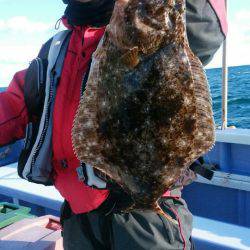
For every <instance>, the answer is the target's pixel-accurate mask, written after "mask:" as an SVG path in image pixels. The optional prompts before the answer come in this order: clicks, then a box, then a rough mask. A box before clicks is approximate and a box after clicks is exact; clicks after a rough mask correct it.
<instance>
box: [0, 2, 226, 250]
mask: <svg viewBox="0 0 250 250" xmlns="http://www.w3.org/2000/svg"><path fill="white" fill-rule="evenodd" d="M64 3H65V4H66V9H65V13H64V16H63V17H62V22H63V24H64V25H65V27H66V28H67V30H68V31H63V32H60V33H58V34H56V35H55V36H54V37H53V38H52V39H50V40H49V41H48V42H46V43H45V44H44V45H43V47H42V49H41V51H40V52H39V55H38V57H37V58H36V59H35V60H34V61H32V63H31V64H30V67H29V68H28V69H27V70H24V71H20V72H18V73H16V75H15V76H14V78H13V80H12V82H11V83H10V86H9V87H8V89H7V91H5V92H4V93H1V95H0V126H1V129H0V131H1V136H0V146H3V145H6V144H8V143H10V142H12V141H15V140H17V139H21V138H24V137H25V132H26V138H25V147H24V149H23V151H22V153H21V155H20V158H19V162H18V174H19V176H20V177H22V178H24V179H27V180H28V181H31V182H35V183H39V184H44V185H54V186H55V187H56V188H57V190H58V191H59V192H60V193H61V195H62V196H63V197H64V198H65V202H64V203H63V205H62V208H61V223H62V226H63V233H62V234H63V244H64V249H66V250H67V249H69V250H74V249H76V250H78V249H86V250H92V249H94V250H102V249H105V250H108V249H114V250H118V249H119V250H123V249H135V250H140V249H162V250H163V249H193V248H194V245H193V242H192V237H191V232H192V214H191V213H190V211H189V210H188V208H187V205H186V203H185V201H184V200H183V199H182V198H181V190H182V188H183V187H184V186H185V185H187V184H189V183H191V182H192V181H193V180H194V179H195V173H194V172H193V171H192V170H191V169H189V165H191V164H192V162H193V161H195V160H196V159H197V158H199V157H200V156H201V155H202V154H203V153H205V151H206V150H208V149H210V148H211V146H212V144H213V142H214V134H213V133H214V127H213V118H212V111H211V105H210V104H211V103H210V99H209V91H208V88H207V82H206V77H205V76H204V73H203V71H202V64H203V66H204V65H206V64H208V62H210V61H211V59H212V58H213V55H214V54H215V52H216V51H217V50H218V48H219V47H220V45H221V43H222V42H223V40H224V39H225V36H226V33H227V23H226V18H225V17H226V14H225V3H224V1H223V0H220V1H218V0H217V1H213V0H210V1H208V0H187V1H186V3H185V1H184V0H151V1H148V0H117V1H114V0H68V1H67V0H64ZM112 13H113V15H112ZM111 16H112V17H111ZM198 58H199V59H198ZM164 74H165V75H164ZM123 83H124V85H123ZM171 84H173V85H171ZM195 84H200V85H198V86H200V89H203V90H204V93H206V95H207V96H200V95H198V94H197V93H198V90H192V87H193V86H194V85H195ZM169 85H171V86H172V88H171V89H170V88H169V87H168V86H169ZM176 86H178V88H179V89H180V88H181V90H179V89H177V87H176ZM180 86H181V87H180ZM156 87H157V88H156ZM175 88H176V89H177V90H178V91H179V92H178V91H174V90H175ZM190 89H191V90H192V91H191V90H190ZM195 92H197V93H195ZM187 93H188V95H187ZM199 94H200V92H199ZM195 95H196V96H195ZM197 95H198V97H197ZM193 96H195V97H193ZM161 98H163V99H164V100H165V101H161ZM204 102H206V105H205V106H204V107H206V108H207V110H206V113H205V114H203V113H199V112H198V111H197V110H199V108H198V107H197V103H198V104H199V106H202V105H203V103H204ZM79 103H80V104H79ZM195 104H196V106H195ZM190 110H191V111H192V112H189V111H190ZM195 112H196V113H197V115H194V114H196V113H195ZM200 112H202V111H200ZM189 113H190V114H189ZM191 113H193V114H191ZM176 117H177V118H178V119H177V118H176ZM177 123H178V124H179V125H176V124H177ZM199 128H201V129H200V130H199ZM203 128H206V130H202V129H203ZM178 129H179V130H178ZM177 130H178V133H179V134H180V136H177V135H176V138H175V139H176V141H178V144H177V143H174V141H175V140H174V139H172V138H171V136H172V135H173V136H174V135H175V134H174V132H176V131H177ZM160 132H161V133H160ZM161 135H162V136H161ZM152 138H153V139H152ZM188 140H190V141H188ZM193 141H195V143H194V145H192V147H191V146H190V145H191V144H192V143H193ZM194 149H195V150H194ZM176 152H178V154H176ZM170 166H171V167H170Z"/></svg>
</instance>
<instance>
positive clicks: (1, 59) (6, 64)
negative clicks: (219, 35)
mask: <svg viewBox="0 0 250 250" xmlns="http://www.w3.org/2000/svg"><path fill="white" fill-rule="evenodd" d="M217 1H220V0H217ZM64 9H65V5H64V4H63V3H62V0H0V87H1V86H8V85H9V82H10V81H11V79H12V77H13V74H14V73H15V72H16V71H18V70H22V69H25V68H27V67H28V65H29V62H30V61H31V60H32V59H34V58H35V57H36V56H37V54H38V52H39V49H40V47H41V45H42V44H43V43H44V42H46V41H47V40H48V39H49V38H50V37H51V36H53V34H55V33H56V32H57V30H55V23H56V21H57V20H58V19H59V18H60V17H61V16H62V14H63V12H64ZM228 20H229V34H228V64H229V66H235V65H246V64H250V56H248V55H249V51H250V0H228ZM62 28H63V27H62V26H61V29H62ZM215 67H221V49H220V50H219V51H218V52H217V53H216V55H215V57H214V59H213V61H212V62H211V63H210V64H209V65H208V66H207V68H215Z"/></svg>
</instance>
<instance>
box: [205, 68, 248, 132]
mask: <svg viewBox="0 0 250 250" xmlns="http://www.w3.org/2000/svg"><path fill="white" fill-rule="evenodd" d="M206 73H207V77H208V81H209V85H210V90H211V94H212V99H213V111H214V118H215V123H216V125H217V126H219V125H221V103H222V98H221V94H222V91H221V90H222V84H221V82H222V70H221V68H218V69H208V70H206ZM230 125H232V126H235V127H236V128H250V65H246V66H237V67H229V69H228V126H230Z"/></svg>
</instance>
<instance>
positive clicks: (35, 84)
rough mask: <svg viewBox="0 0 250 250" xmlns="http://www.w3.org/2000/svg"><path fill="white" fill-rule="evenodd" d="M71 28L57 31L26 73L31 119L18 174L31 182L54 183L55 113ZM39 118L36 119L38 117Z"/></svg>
mask: <svg viewBox="0 0 250 250" xmlns="http://www.w3.org/2000/svg"><path fill="white" fill-rule="evenodd" d="M70 33H71V32H70V31H68V30H66V31H62V32H59V33H57V34H56V35H55V36H54V37H53V38H51V39H50V40H49V41H48V42H47V43H45V44H44V46H43V47H42V49H41V50H40V52H39V55H38V57H37V58H36V59H34V60H33V61H32V62H31V64H30V66H29V68H28V70H27V73H26V77H25V84H24V97H25V103H26V106H27V109H28V112H29V116H30V120H32V119H33V121H32V122H30V123H28V125H27V127H26V137H25V145H24V148H23V150H22V152H21V154H20V157H19V160H18V175H19V176H20V177H21V178H23V179H26V180H28V181H30V182H35V183H40V184H44V185H52V184H53V182H52V176H51V174H52V164H51V157H52V140H51V138H52V113H53V107H54V100H55V95H56V88H57V84H58V82H59V78H60V76H61V72H62V67H63V62H64V58H65V55H66V51H67V47H68V43H69V38H70ZM34 117H35V119H34Z"/></svg>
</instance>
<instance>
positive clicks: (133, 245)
mask: <svg viewBox="0 0 250 250" xmlns="http://www.w3.org/2000/svg"><path fill="white" fill-rule="evenodd" d="M160 206H161V207H162V208H163V210H164V212H166V213H167V214H168V215H170V216H171V217H172V218H173V221H168V220H167V219H166V218H165V217H164V216H162V215H158V214H156V213H154V212H152V211H143V212H142V211H134V212H131V213H119V212H114V210H113V207H112V202H109V198H108V199H107V200H106V201H105V202H104V203H103V204H102V205H101V206H100V207H99V208H98V209H97V210H94V211H91V212H89V213H84V214H77V215H76V214H73V213H72V211H71V209H70V207H69V204H68V203H67V202H64V204H63V206H62V209H61V222H62V225H63V244H64V249H65V250H125V249H126V250H146V249H147V250H163V249H164V250H166V249H167V250H178V249H185V250H189V249H193V246H192V242H191V231H192V214H191V213H190V212H189V210H188V209H187V206H186V203H185V201H184V200H182V199H180V198H179V199H173V198H162V199H161V201H160Z"/></svg>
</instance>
